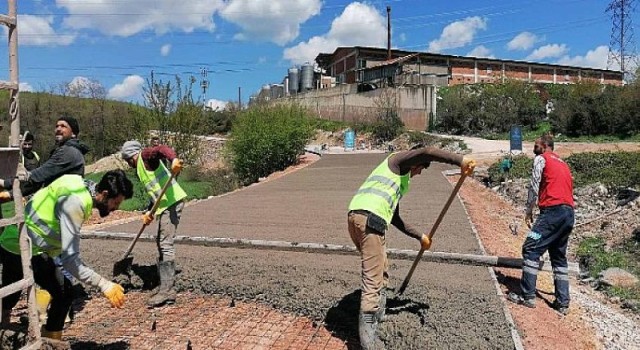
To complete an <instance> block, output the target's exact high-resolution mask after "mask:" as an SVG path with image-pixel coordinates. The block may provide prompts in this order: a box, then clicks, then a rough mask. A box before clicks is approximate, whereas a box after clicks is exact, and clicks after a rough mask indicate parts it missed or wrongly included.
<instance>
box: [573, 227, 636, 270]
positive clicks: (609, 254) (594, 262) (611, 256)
mask: <svg viewBox="0 0 640 350" xmlns="http://www.w3.org/2000/svg"><path fill="white" fill-rule="evenodd" d="M576 255H577V256H578V258H579V259H580V263H581V265H582V266H584V267H586V268H587V269H588V270H589V274H590V275H591V277H594V278H595V277H598V274H600V272H602V271H604V270H606V269H608V268H610V267H619V268H621V269H625V270H627V269H629V268H630V266H631V264H630V261H629V258H628V257H627V255H626V254H625V253H624V252H621V251H615V250H610V251H607V250H606V249H605V241H604V239H603V238H601V237H590V238H585V239H583V240H582V242H580V244H579V245H578V249H577V251H576Z"/></svg>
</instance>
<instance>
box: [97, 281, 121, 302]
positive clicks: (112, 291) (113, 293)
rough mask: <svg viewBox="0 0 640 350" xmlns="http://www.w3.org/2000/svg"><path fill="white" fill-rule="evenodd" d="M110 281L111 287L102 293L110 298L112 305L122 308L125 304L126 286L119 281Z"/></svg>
mask: <svg viewBox="0 0 640 350" xmlns="http://www.w3.org/2000/svg"><path fill="white" fill-rule="evenodd" d="M109 283H110V285H109V287H107V289H106V290H105V291H103V292H102V293H104V296H105V297H107V299H109V302H110V303H111V306H113V307H117V308H121V307H122V306H123V305H124V288H122V286H121V285H119V284H117V283H113V282H109Z"/></svg>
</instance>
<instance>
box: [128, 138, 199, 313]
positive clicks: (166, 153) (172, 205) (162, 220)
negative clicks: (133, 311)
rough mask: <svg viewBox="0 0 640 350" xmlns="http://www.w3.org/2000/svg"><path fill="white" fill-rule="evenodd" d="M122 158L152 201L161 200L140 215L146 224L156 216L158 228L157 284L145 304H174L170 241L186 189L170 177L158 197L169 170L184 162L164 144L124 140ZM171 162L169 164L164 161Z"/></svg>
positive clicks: (173, 171) (170, 171) (174, 172)
mask: <svg viewBox="0 0 640 350" xmlns="http://www.w3.org/2000/svg"><path fill="white" fill-rule="evenodd" d="M121 153H122V159H124V160H125V161H126V162H127V164H129V166H131V167H132V168H135V169H136V173H137V175H138V178H139V179H140V182H142V184H143V185H144V188H145V191H146V192H147V194H148V195H149V197H150V198H151V200H152V201H153V202H155V201H158V200H159V201H160V204H159V205H158V209H156V211H155V212H154V213H151V212H150V211H148V212H146V213H145V214H144V215H143V216H142V221H143V223H144V224H145V225H148V224H150V223H151V222H152V221H153V219H154V217H155V216H158V231H157V235H156V245H157V247H158V255H159V256H158V265H157V268H158V275H159V276H160V286H159V287H158V289H157V290H156V292H155V294H153V295H152V296H151V297H150V298H149V300H148V301H147V306H149V307H158V306H162V305H165V304H173V303H175V301H176V291H175V289H174V284H175V274H176V265H175V255H176V254H175V247H174V244H173V241H174V239H175V237H176V234H177V231H178V225H179V224H180V216H181V215H182V209H183V207H184V199H185V198H186V197H187V194H186V192H185V191H184V190H183V189H182V187H180V185H179V184H178V182H177V181H176V179H175V178H174V179H173V180H171V181H172V182H171V185H170V186H169V187H168V189H167V191H166V192H165V194H164V195H163V196H162V197H161V198H159V195H160V192H161V190H162V187H163V186H164V185H165V184H166V183H167V181H169V179H170V178H171V173H173V174H175V175H177V174H178V173H180V171H181V170H182V165H183V162H182V160H181V159H178V158H177V156H176V153H175V151H174V150H173V149H171V148H170V147H169V146H166V145H162V144H159V145H156V146H152V147H147V148H145V149H142V145H141V144H140V142H138V141H127V142H125V143H124V145H123V146H122V151H121ZM165 162H167V164H171V165H170V168H171V169H167V167H166V166H165V165H164V164H165Z"/></svg>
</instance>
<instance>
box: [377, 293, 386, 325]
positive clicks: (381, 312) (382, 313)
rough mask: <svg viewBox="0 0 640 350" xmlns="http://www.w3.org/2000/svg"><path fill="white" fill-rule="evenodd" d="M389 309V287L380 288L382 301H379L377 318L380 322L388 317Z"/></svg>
mask: <svg viewBox="0 0 640 350" xmlns="http://www.w3.org/2000/svg"><path fill="white" fill-rule="evenodd" d="M386 311H387V288H384V287H383V288H382V289H381V290H380V301H379V302H378V311H377V312H376V319H377V320H378V322H380V323H382V322H384V321H386V320H387V317H386Z"/></svg>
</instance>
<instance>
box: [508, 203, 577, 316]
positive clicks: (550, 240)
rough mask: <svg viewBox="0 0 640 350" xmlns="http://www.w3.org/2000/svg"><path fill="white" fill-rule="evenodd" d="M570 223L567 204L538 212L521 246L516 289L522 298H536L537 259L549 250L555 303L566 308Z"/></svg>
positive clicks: (569, 212) (570, 211)
mask: <svg viewBox="0 0 640 350" xmlns="http://www.w3.org/2000/svg"><path fill="white" fill-rule="evenodd" d="M574 222H575V217H574V212H573V208H572V207H571V206H569V205H556V206H552V207H546V208H541V209H540V215H539V216H538V218H537V219H536V221H535V223H534V224H533V227H532V228H531V231H529V234H528V235H527V239H526V240H525V241H524V244H523V245H522V258H523V259H524V262H523V266H522V280H521V281H520V287H521V288H522V294H523V297H524V298H525V299H535V297H536V280H537V278H538V271H539V266H540V262H539V261H540V257H541V256H542V254H544V252H545V251H547V250H549V258H550V259H551V266H552V267H553V282H554V285H555V296H556V302H557V303H558V304H560V305H561V306H566V307H568V306H569V269H568V266H569V264H568V263H567V244H568V242H569V234H571V231H572V230H573V225H574Z"/></svg>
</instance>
